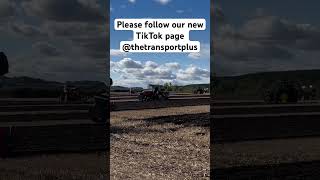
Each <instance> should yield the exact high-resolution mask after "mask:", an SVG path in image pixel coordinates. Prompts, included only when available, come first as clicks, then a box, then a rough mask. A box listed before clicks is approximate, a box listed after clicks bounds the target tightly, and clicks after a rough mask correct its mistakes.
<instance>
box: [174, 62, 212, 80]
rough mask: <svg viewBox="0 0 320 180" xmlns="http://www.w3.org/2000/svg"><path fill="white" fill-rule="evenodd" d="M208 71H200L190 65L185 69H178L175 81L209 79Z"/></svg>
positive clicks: (200, 69)
mask: <svg viewBox="0 0 320 180" xmlns="http://www.w3.org/2000/svg"><path fill="white" fill-rule="evenodd" d="M209 77H210V71H209V70H207V69H202V68H199V67H197V66H194V65H190V66H189V67H188V68H187V69H185V70H183V69H180V70H179V72H178V73H177V79H178V80H183V81H192V80H202V79H203V78H209Z"/></svg>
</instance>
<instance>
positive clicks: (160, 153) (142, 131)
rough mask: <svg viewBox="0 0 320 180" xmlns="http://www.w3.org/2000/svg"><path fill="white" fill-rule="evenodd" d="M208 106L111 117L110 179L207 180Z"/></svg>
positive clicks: (208, 154)
mask: <svg viewBox="0 0 320 180" xmlns="http://www.w3.org/2000/svg"><path fill="white" fill-rule="evenodd" d="M209 137H210V119H209V106H208V105H204V106H184V107H172V108H159V109H146V110H134V111H132V110H128V111H116V112H112V113H111V154H110V155H111V156H110V157H111V159H110V163H111V179H210V177H209V173H210V171H209V169H210V163H209V159H210V149H209V141H210V140H209Z"/></svg>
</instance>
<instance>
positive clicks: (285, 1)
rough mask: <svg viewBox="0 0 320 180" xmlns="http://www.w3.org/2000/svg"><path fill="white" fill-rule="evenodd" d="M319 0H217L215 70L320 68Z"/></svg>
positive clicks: (221, 72) (219, 72)
mask: <svg viewBox="0 0 320 180" xmlns="http://www.w3.org/2000/svg"><path fill="white" fill-rule="evenodd" d="M319 6H320V1H318V0H308V1H300V0H281V1H279V0H268V1H256V0H241V1H234V0H216V1H215V2H214V4H213V9H214V13H215V18H214V21H215V22H214V24H215V28H214V33H215V34H214V36H213V39H214V41H213V43H214V53H215V55H214V61H213V63H212V65H213V68H214V69H213V70H212V71H213V72H215V73H216V74H217V75H239V74H246V73H253V72H262V71H279V70H297V69H320V51H319V50H320V21H319V18H320V11H319Z"/></svg>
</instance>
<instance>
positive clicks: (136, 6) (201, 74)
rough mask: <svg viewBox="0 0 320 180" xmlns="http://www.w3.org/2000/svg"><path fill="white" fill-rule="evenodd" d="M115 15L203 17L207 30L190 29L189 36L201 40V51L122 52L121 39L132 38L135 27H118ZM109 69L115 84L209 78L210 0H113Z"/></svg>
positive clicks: (141, 84) (187, 81)
mask: <svg viewBox="0 0 320 180" xmlns="http://www.w3.org/2000/svg"><path fill="white" fill-rule="evenodd" d="M116 18H204V19H206V23H207V28H206V30H204V31H191V32H190V40H194V41H199V42H200V43H201V51H200V53H121V52H119V47H120V42H121V41H127V40H132V36H133V33H132V31H116V30H114V26H113V22H114V19H116ZM110 55H111V59H110V73H111V77H112V78H113V79H114V85H119V86H126V87H147V85H148V84H164V83H166V82H171V83H172V84H176V85H186V84H197V83H209V82H210V1H209V0H202V1H198V2H197V3H195V1H194V0H111V1H110Z"/></svg>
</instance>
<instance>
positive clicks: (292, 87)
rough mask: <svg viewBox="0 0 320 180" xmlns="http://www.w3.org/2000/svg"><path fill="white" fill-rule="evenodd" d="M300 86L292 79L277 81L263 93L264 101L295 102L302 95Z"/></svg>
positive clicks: (277, 102) (276, 102)
mask: <svg viewBox="0 0 320 180" xmlns="http://www.w3.org/2000/svg"><path fill="white" fill-rule="evenodd" d="M302 93H303V92H302V91H301V87H300V86H299V84H298V83H296V82H293V81H287V80H285V81H278V82H275V83H273V84H272V85H271V87H270V88H269V89H267V91H266V92H265V93H264V101H265V102H266V103H275V104H281V103H297V102H298V101H299V100H300V99H301V97H302Z"/></svg>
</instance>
